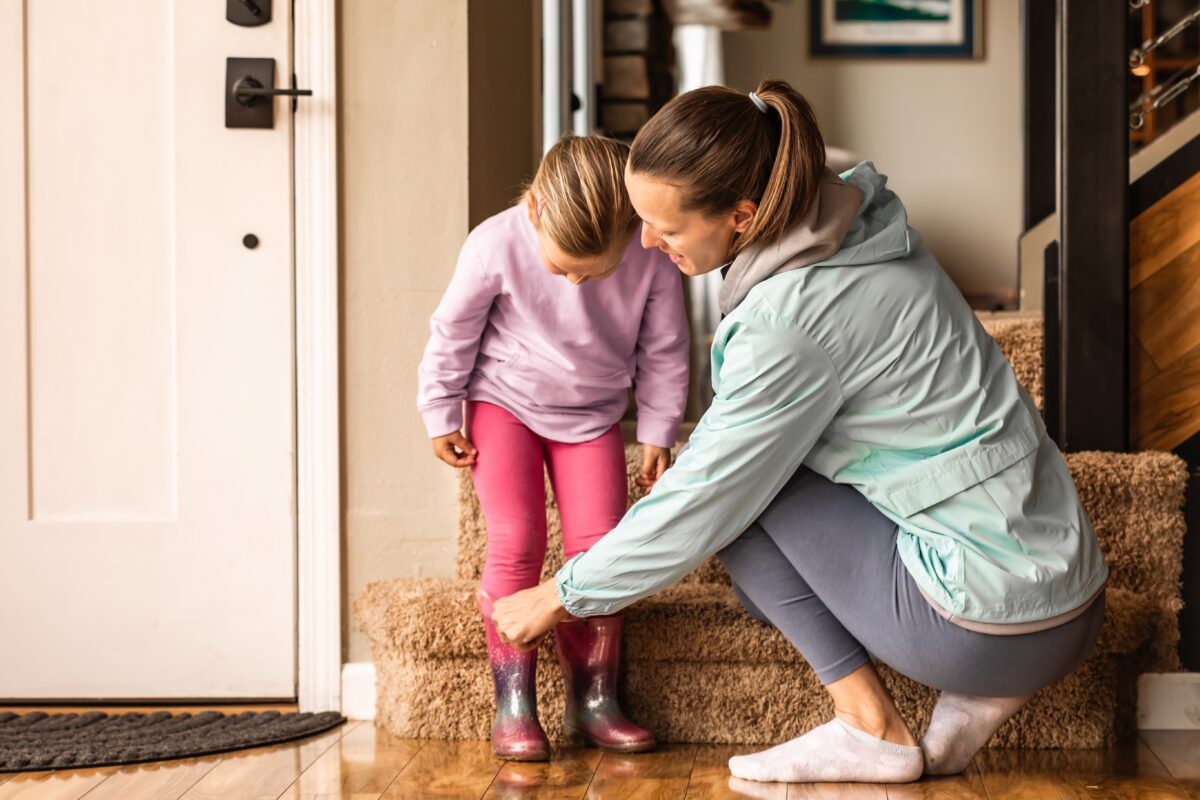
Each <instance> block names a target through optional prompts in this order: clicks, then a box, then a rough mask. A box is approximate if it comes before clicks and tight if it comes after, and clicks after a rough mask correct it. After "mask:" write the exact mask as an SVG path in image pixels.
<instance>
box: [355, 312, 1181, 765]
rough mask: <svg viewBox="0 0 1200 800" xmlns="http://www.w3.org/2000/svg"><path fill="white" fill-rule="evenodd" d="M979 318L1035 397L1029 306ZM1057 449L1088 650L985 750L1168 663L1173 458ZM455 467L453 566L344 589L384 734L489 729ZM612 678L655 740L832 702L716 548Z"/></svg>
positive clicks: (1176, 507)
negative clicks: (1083, 536)
mask: <svg viewBox="0 0 1200 800" xmlns="http://www.w3.org/2000/svg"><path fill="white" fill-rule="evenodd" d="M981 321H982V322H983V324H984V327H985V328H986V329H987V330H988V332H989V333H991V334H992V335H993V336H994V337H995V338H996V340H997V342H998V343H999V345H1000V348H1001V350H1003V351H1004V354H1005V356H1006V357H1007V358H1008V359H1009V362H1010V363H1011V364H1012V365H1013V369H1014V372H1015V373H1016V375H1017V378H1018V380H1020V381H1021V383H1022V384H1023V385H1024V386H1025V387H1026V388H1027V389H1028V390H1029V391H1030V393H1031V394H1032V395H1033V396H1034V398H1035V400H1036V401H1037V402H1038V406H1039V408H1040V407H1041V375H1042V364H1041V359H1042V346H1043V343H1042V324H1041V319H1040V317H1039V316H1037V315H1033V314H1007V313H1002V314H989V315H981ZM1066 459H1067V463H1068V465H1069V466H1070V469H1071V474H1072V476H1073V477H1074V480H1075V484H1076V486H1077V487H1078V489H1079V496H1080V499H1081V501H1082V502H1083V505H1084V507H1085V508H1086V509H1087V511H1088V514H1089V515H1090V517H1091V519H1092V523H1093V525H1094V527H1095V530H1096V534H1097V536H1098V537H1099V540H1100V546H1101V548H1102V549H1103V551H1104V553H1105V557H1106V559H1107V561H1108V564H1109V567H1110V569H1111V578H1110V581H1109V584H1108V596H1107V599H1108V602H1107V610H1106V612H1105V622H1104V628H1103V631H1102V633H1101V635H1100V640H1099V642H1098V643H1097V645H1096V648H1095V650H1094V652H1093V653H1092V655H1091V657H1090V658H1088V660H1087V661H1086V662H1084V664H1083V665H1082V666H1081V667H1080V668H1079V669H1078V670H1076V671H1075V672H1074V673H1072V674H1071V675H1069V676H1068V677H1067V678H1065V679H1064V680H1062V681H1060V682H1059V683H1057V684H1055V685H1053V686H1050V687H1048V688H1046V689H1044V690H1043V691H1041V692H1039V693H1038V694H1037V695H1036V696H1035V697H1034V699H1033V700H1032V701H1031V702H1030V703H1029V705H1028V706H1027V707H1026V708H1025V709H1024V710H1022V711H1021V712H1020V713H1019V714H1018V715H1017V716H1016V717H1014V718H1013V719H1012V720H1010V721H1009V722H1008V723H1006V724H1005V725H1004V726H1003V727H1001V728H1000V730H999V731H997V733H996V735H995V737H994V738H993V739H992V741H991V743H990V746H992V747H1024V748H1099V747H1106V746H1108V745H1110V744H1112V743H1113V742H1114V741H1115V739H1116V738H1117V737H1119V736H1120V735H1122V734H1124V733H1126V732H1128V731H1130V730H1132V728H1133V721H1134V719H1133V717H1134V706H1135V684H1136V680H1137V676H1138V675H1139V674H1141V673H1143V672H1167V671H1172V670H1178V669H1179V659H1178V656H1177V654H1176V646H1177V643H1178V640H1179V625H1178V613H1179V610H1180V606H1181V601H1180V565H1181V563H1182V547H1183V535H1184V519H1183V514H1182V511H1181V508H1182V504H1183V496H1184V488H1185V484H1186V480H1187V474H1186V469H1185V466H1184V464H1183V462H1182V461H1181V460H1180V459H1179V458H1177V457H1175V456H1173V455H1170V454H1167V453H1158V452H1142V453H1101V452H1084V453H1072V454H1069V455H1067V456H1066ZM626 461H627V464H628V467H629V475H630V481H629V486H630V498H631V501H632V500H636V499H637V498H638V497H640V495H641V490H640V488H639V487H637V486H636V484H634V482H633V474H634V472H635V470H636V468H637V467H638V466H640V459H639V453H638V452H636V451H635V449H634V448H632V447H631V448H629V449H628V450H627V452H626ZM461 475H462V480H461V482H460V487H459V536H458V554H457V565H456V572H457V577H456V579H453V580H439V579H420V580H412V579H397V580H387V581H377V582H375V583H372V584H370V585H368V586H367V588H366V590H365V591H364V592H363V594H362V595H361V596H360V597H359V598H358V599H357V601H356V602H355V604H354V613H355V617H356V619H357V621H358V623H359V625H360V626H361V627H362V628H363V630H365V631H366V632H367V634H368V636H369V637H370V640H371V648H372V653H373V655H374V660H375V667H376V676H377V695H376V696H377V721H378V723H379V724H381V725H383V726H384V727H386V728H387V729H388V730H390V731H391V732H392V733H394V734H396V735H398V736H403V737H411V738H427V739H486V738H488V735H489V732H490V728H491V721H492V715H493V713H494V708H493V704H492V689H491V674H490V671H489V669H488V662H487V653H486V645H485V641H484V636H483V628H482V624H481V622H480V619H479V612H478V610H477V609H476V605H475V599H474V598H475V589H476V586H477V583H478V580H479V576H480V572H481V570H482V568H483V561H484V553H485V549H486V532H485V530H484V523H483V516H482V513H481V512H480V509H479V503H478V500H477V498H476V496H475V493H474V489H473V487H472V484H471V481H470V478H469V476H468V475H467V474H466V473H461ZM547 497H551V493H550V490H549V487H547ZM547 513H548V514H549V518H550V537H551V538H550V542H551V544H550V548H549V554H548V556H547V559H546V565H545V569H544V572H543V575H544V576H546V577H548V576H549V575H551V574H553V572H554V571H555V570H557V568H558V566H559V565H560V563H561V552H562V545H561V533H560V529H559V525H558V518H557V513H556V511H555V509H554V507H553V501H552V500H548V501H547ZM540 663H541V669H540V670H539V674H538V707H539V713H540V716H541V720H542V723H543V726H544V727H545V729H546V732H547V734H548V735H549V736H550V738H551V739H555V738H557V737H558V736H559V733H560V719H561V714H562V707H563V691H562V681H561V678H560V677H559V675H558V669H557V663H556V661H555V657H554V651H553V645H552V643H551V642H549V641H546V642H543V644H542V646H541V658H540ZM880 672H881V675H882V677H883V680H884V682H885V683H886V684H887V685H888V687H889V688H890V689H891V691H892V694H893V696H894V697H895V699H896V703H897V705H898V707H899V708H900V711H901V713H903V714H904V715H905V717H906V719H907V720H908V721H909V723H910V725H911V726H912V727H913V730H914V731H920V730H923V728H924V726H925V724H926V723H927V722H928V719H929V714H930V712H931V710H932V708H933V704H934V701H935V700H936V692H934V691H933V690H931V689H928V688H926V687H924V686H921V685H919V684H917V683H914V682H913V681H911V680H909V679H907V678H904V677H903V676H900V675H898V674H896V673H894V672H892V671H890V670H889V669H887V668H886V667H882V666H881V668H880ZM624 689H625V708H626V709H627V710H628V711H629V713H630V715H631V716H632V717H633V718H634V719H636V720H637V721H638V722H639V723H641V724H643V725H646V726H647V727H649V728H651V729H652V730H654V731H655V733H656V734H658V736H659V739H660V740H662V741H681V742H710V743H745V744H770V743H774V742H778V741H782V740H784V739H787V738H790V737H794V736H798V735H800V734H801V733H803V732H805V731H806V730H808V729H809V728H811V727H813V726H815V725H818V724H820V723H822V722H825V721H827V720H828V719H829V718H830V717H831V716H832V713H833V709H832V707H831V705H830V703H829V699H828V695H827V694H826V692H825V691H824V690H823V689H822V688H821V686H820V683H819V682H818V680H817V678H816V675H815V674H814V673H813V671H812V669H811V668H810V667H809V666H808V665H807V664H806V663H805V662H804V660H803V658H801V656H800V655H799V653H797V652H796V650H795V648H794V647H792V645H791V644H790V643H789V642H788V641H787V640H786V639H784V637H783V636H782V635H781V634H780V633H779V632H778V631H776V630H775V629H774V628H772V627H771V626H770V625H767V624H765V623H761V622H758V621H755V620H753V619H751V618H750V617H749V616H748V615H747V614H746V613H745V612H744V611H743V610H742V608H741V606H740V605H739V603H738V602H737V600H736V598H735V597H734V595H733V592H732V590H731V589H730V587H729V577H728V575H727V574H726V573H725V571H724V569H723V568H722V567H721V566H720V564H719V563H717V562H716V561H715V560H709V561H708V562H707V563H705V564H704V565H702V566H701V567H700V568H699V569H698V570H697V571H696V572H695V573H693V574H692V575H691V576H689V577H688V578H686V579H684V581H683V582H682V583H680V584H678V585H677V586H675V587H673V588H672V589H670V590H668V591H666V592H663V593H662V594H659V595H657V596H655V597H652V598H649V599H647V600H644V601H642V602H640V603H638V604H636V605H634V606H633V607H631V608H630V609H629V610H628V622H627V626H626V643H625V687H624Z"/></svg>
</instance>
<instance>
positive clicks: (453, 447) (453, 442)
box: [433, 431, 479, 469]
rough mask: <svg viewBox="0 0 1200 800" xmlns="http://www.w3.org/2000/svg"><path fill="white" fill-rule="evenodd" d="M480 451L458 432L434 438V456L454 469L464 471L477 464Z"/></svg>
mask: <svg viewBox="0 0 1200 800" xmlns="http://www.w3.org/2000/svg"><path fill="white" fill-rule="evenodd" d="M478 452H479V451H478V450H476V449H475V448H474V446H473V445H472V444H471V443H470V442H468V441H467V437H465V436H463V435H462V434H461V433H459V432H458V431H455V432H454V433H447V434H446V435H445V436H435V437H433V454H434V455H435V456H437V457H438V458H439V459H441V460H442V461H445V462H446V463H447V464H449V465H450V466H452V467H457V468H459V469H462V468H463V467H470V466H473V465H474V464H475V455H476V454H477V453H478Z"/></svg>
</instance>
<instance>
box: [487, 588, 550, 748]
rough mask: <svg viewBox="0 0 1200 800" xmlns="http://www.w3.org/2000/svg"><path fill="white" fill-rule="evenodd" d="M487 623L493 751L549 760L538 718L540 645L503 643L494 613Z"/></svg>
mask: <svg viewBox="0 0 1200 800" xmlns="http://www.w3.org/2000/svg"><path fill="white" fill-rule="evenodd" d="M483 624H484V627H485V628H486V629H487V645H488V660H490V661H491V663H492V681H493V683H495V686H496V719H495V720H494V721H493V722H492V753H494V754H495V756H496V757H497V758H503V759H506V760H508V761H546V760H548V759H549V758H550V742H549V740H548V739H547V738H546V732H545V731H543V730H542V726H541V724H540V723H539V722H538V718H537V683H536V677H537V648H536V647H535V648H533V649H532V650H528V651H525V652H522V651H520V650H518V649H516V648H515V647H511V646H509V645H507V644H504V643H503V642H501V641H500V637H499V636H498V635H497V633H496V626H495V625H493V624H492V620H491V614H490V613H486V612H485V613H484V620H483Z"/></svg>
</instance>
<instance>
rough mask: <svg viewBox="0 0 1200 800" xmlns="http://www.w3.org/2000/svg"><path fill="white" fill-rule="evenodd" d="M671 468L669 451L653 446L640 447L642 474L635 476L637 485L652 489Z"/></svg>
mask: <svg viewBox="0 0 1200 800" xmlns="http://www.w3.org/2000/svg"><path fill="white" fill-rule="evenodd" d="M669 466H671V451H670V450H668V449H667V448H665V447H658V446H657V445H653V444H644V445H642V472H641V474H640V475H638V476H637V485H638V486H642V487H645V488H646V489H648V490H649V489H653V488H654V484H656V483H658V479H659V478H661V477H662V475H663V473H664V472H666V471H667V467H669Z"/></svg>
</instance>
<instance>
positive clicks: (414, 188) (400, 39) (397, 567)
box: [338, 0, 467, 661]
mask: <svg viewBox="0 0 1200 800" xmlns="http://www.w3.org/2000/svg"><path fill="white" fill-rule="evenodd" d="M339 8H340V10H341V20H340V32H339V48H338V49H339V51H340V54H341V63H340V74H339V87H338V90H339V94H340V97H341V130H340V134H341V135H340V148H341V164H340V166H341V170H340V172H341V221H340V223H341V224H340V227H341V232H342V233H341V235H342V254H341V256H342V257H341V261H342V441H343V445H342V448H343V450H342V459H343V486H342V491H343V500H342V506H343V520H342V523H343V536H344V537H345V549H344V551H343V552H344V558H345V562H344V563H345V580H344V586H345V590H346V597H345V600H346V606H347V611H346V613H347V624H346V625H345V626H344V627H343V630H345V631H347V633H348V637H347V638H348V643H347V644H348V653H347V657H348V660H351V661H366V660H370V658H369V651H368V649H367V646H366V641H365V637H364V636H363V634H361V633H360V632H359V631H358V630H357V627H356V626H354V625H353V623H352V622H349V609H348V606H349V603H350V602H352V601H353V599H354V598H355V597H357V596H358V594H359V593H360V592H361V590H362V587H363V586H364V585H365V584H366V583H367V582H368V581H371V580H376V579H379V578H388V577H393V576H400V575H403V576H424V575H447V574H450V572H451V571H452V569H453V564H454V552H453V548H452V539H451V538H450V533H451V532H452V531H453V527H454V520H455V507H454V498H455V489H454V482H453V478H452V476H451V475H450V474H449V472H450V470H449V468H445V469H438V468H437V465H436V464H434V463H433V458H432V456H431V455H430V451H429V444H428V441H427V439H426V437H425V432H424V431H423V430H422V428H421V423H420V418H419V417H418V416H417V414H416V411H415V398H416V391H417V387H416V365H417V362H418V360H419V359H420V356H421V350H422V348H423V347H424V345H425V338H426V331H427V330H428V328H427V321H428V319H429V315H430V313H431V312H432V311H433V308H434V306H435V305H436V304H437V301H438V299H439V298H440V297H441V292H442V290H443V289H444V288H445V285H446V283H447V281H448V280H449V278H450V274H451V272H452V271H453V268H454V260H455V256H456V254H457V252H458V248H459V246H460V245H461V244H462V239H463V236H464V235H465V234H466V232H467V0H372V2H370V3H341V4H339Z"/></svg>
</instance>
